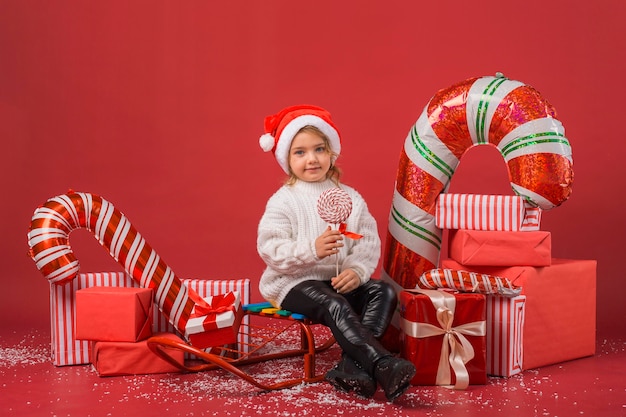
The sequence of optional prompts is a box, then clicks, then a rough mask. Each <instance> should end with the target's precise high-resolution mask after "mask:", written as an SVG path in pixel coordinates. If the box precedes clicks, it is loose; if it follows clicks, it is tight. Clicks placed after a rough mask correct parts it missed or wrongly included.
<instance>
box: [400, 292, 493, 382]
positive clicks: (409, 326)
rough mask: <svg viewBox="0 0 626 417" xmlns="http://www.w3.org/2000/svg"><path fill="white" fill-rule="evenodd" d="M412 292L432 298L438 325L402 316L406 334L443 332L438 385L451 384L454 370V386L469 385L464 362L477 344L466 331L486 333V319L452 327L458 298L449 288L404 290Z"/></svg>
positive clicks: (426, 335) (420, 336)
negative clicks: (469, 338)
mask: <svg viewBox="0 0 626 417" xmlns="http://www.w3.org/2000/svg"><path fill="white" fill-rule="evenodd" d="M405 291H409V292H413V293H418V294H424V295H425V296H427V297H428V298H430V300H431V302H432V303H433V306H435V309H436V310H437V321H438V323H439V327H437V326H435V325H432V324H429V323H417V322H413V321H410V320H406V319H403V320H402V330H403V331H404V333H405V334H407V335H408V336H411V337H415V338H425V337H431V336H439V335H443V344H442V345H441V355H440V356H439V366H438V368H437V378H436V382H435V383H436V384H437V385H444V386H448V387H450V388H451V387H452V385H451V384H452V374H451V373H450V368H452V370H453V371H454V375H455V377H456V381H455V384H454V386H453V387H454V389H459V390H463V389H466V388H467V387H468V385H469V373H468V372H467V368H466V367H465V364H466V363H468V362H469V361H470V360H472V359H473V358H474V347H473V346H472V344H471V343H470V342H469V340H467V338H466V337H465V336H464V335H468V336H485V335H486V334H487V332H486V322H485V321H484V320H483V321H475V322H472V323H465V324H461V325H459V326H455V327H452V322H453V320H454V310H455V308H456V298H455V297H454V296H453V295H452V294H449V293H447V292H444V291H438V290H419V289H413V290H405Z"/></svg>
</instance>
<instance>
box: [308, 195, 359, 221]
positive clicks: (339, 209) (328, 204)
mask: <svg viewBox="0 0 626 417" xmlns="http://www.w3.org/2000/svg"><path fill="white" fill-rule="evenodd" d="M351 212H352V200H351V199H350V196H349V195H348V193H347V192H345V191H344V190H342V189H341V188H329V189H328V190H325V191H324V192H322V194H320V196H319V199H318V200H317V213H318V214H319V215H320V217H321V218H322V220H324V221H325V222H327V223H331V224H339V223H343V222H345V221H346V219H347V218H348V216H350V213H351Z"/></svg>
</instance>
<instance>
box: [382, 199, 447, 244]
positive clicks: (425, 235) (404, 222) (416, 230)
mask: <svg viewBox="0 0 626 417" xmlns="http://www.w3.org/2000/svg"><path fill="white" fill-rule="evenodd" d="M391 217H392V219H393V220H394V221H395V222H396V224H398V226H400V227H401V228H402V229H404V230H406V231H407V232H409V233H410V234H412V235H414V236H416V237H418V238H420V239H422V240H424V241H425V242H428V243H430V244H431V245H433V246H434V247H436V248H437V250H441V238H440V237H439V236H437V235H436V234H434V233H432V232H431V231H430V230H428V229H426V228H424V227H422V226H420V225H418V224H415V223H413V222H411V221H410V220H409V219H407V218H406V217H404V216H403V215H402V214H400V212H399V211H398V209H397V208H396V207H395V206H392V207H391Z"/></svg>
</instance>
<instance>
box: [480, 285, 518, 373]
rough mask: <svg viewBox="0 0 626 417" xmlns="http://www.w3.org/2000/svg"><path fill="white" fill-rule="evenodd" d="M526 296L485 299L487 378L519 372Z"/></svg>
mask: <svg viewBox="0 0 626 417" xmlns="http://www.w3.org/2000/svg"><path fill="white" fill-rule="evenodd" d="M525 308H526V296H525V295H518V296H517V297H502V296H499V295H488V296H487V375H492V376H505V377H506V376H512V375H515V374H518V373H520V372H522V370H523V365H524V364H523V357H524V348H523V341H524V315H525Z"/></svg>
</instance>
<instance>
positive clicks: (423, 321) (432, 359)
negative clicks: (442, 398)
mask: <svg viewBox="0 0 626 417" xmlns="http://www.w3.org/2000/svg"><path fill="white" fill-rule="evenodd" d="M400 317H401V320H400V321H401V323H400V327H401V332H400V335H401V336H400V337H401V355H402V356H403V357H404V358H406V359H408V360H410V361H411V362H412V363H413V364H414V365H415V368H416V369H417V373H416V374H415V376H414V377H413V379H412V380H411V384H413V385H444V386H453V387H454V388H455V389H465V388H467V386H468V385H469V384H485V383H486V382H487V371H486V345H485V343H486V320H485V296H484V295H482V294H466V293H450V292H446V291H440V290H417V289H416V290H403V291H401V292H400Z"/></svg>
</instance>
